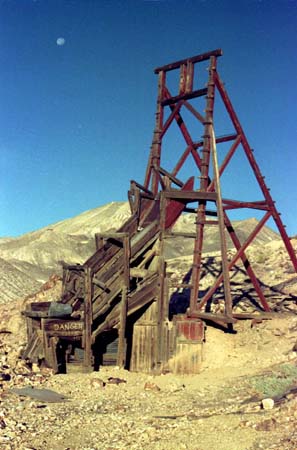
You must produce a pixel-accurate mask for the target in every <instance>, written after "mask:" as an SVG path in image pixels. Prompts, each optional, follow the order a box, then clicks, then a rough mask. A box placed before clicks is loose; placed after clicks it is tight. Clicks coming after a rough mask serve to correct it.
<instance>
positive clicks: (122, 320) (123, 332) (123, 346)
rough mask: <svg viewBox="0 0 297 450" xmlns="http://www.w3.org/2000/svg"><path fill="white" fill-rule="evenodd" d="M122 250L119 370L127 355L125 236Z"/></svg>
mask: <svg viewBox="0 0 297 450" xmlns="http://www.w3.org/2000/svg"><path fill="white" fill-rule="evenodd" d="M123 249H124V271H123V286H122V300H121V312H120V328H119V343H118V357H117V364H118V366H119V367H121V368H125V366H126V354H127V337H126V323H127V310H128V295H129V288H130V253H131V251H130V238H129V235H128V234H126V235H125V236H124V237H123Z"/></svg>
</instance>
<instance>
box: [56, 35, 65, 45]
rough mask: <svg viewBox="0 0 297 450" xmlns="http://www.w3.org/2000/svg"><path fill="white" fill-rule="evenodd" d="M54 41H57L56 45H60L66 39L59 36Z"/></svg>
mask: <svg viewBox="0 0 297 450" xmlns="http://www.w3.org/2000/svg"><path fill="white" fill-rule="evenodd" d="M56 42H57V45H59V46H60V47H61V46H62V45H64V44H65V42H66V41H65V39H64V38H63V37H59V38H58V39H57V41H56Z"/></svg>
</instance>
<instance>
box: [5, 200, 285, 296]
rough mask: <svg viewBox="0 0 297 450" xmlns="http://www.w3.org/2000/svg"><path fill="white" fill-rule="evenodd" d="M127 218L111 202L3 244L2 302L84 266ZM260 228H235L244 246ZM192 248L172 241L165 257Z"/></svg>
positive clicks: (262, 239) (189, 226) (181, 225)
mask: <svg viewBox="0 0 297 450" xmlns="http://www.w3.org/2000/svg"><path fill="white" fill-rule="evenodd" d="M129 216H130V209H129V205H128V203H127V202H112V203H109V204H107V205H105V206H102V207H99V208H95V209H92V210H89V211H86V212H84V213H82V214H80V215H78V216H76V217H73V218H71V219H66V220H63V221H61V222H58V223H55V224H53V225H49V226H47V227H44V228H41V229H40V230H37V231H33V232H31V233H27V234H24V235H22V236H20V237H16V238H2V239H0V258H1V259H0V284H1V288H2V289H1V296H0V302H6V301H10V300H12V299H17V298H20V297H24V296H25V295H28V294H30V293H32V292H34V291H35V290H36V288H38V287H39V286H40V285H41V284H42V283H44V282H45V281H46V280H47V279H48V278H49V276H51V275H52V274H54V273H58V274H59V273H61V264H60V261H65V262H67V263H69V264H75V263H83V262H84V261H85V260H86V259H87V258H88V257H89V256H91V254H92V253H93V252H94V250H95V240H94V235H95V233H100V232H106V231H111V230H113V231H114V230H117V229H118V228H120V226H121V225H122V224H123V223H124V222H125V221H126V220H127V219H128V217H129ZM256 224H257V220H256V219H248V220H245V221H236V222H234V228H235V229H236V231H237V234H238V236H239V238H240V239H241V240H242V241H243V240H244V239H245V237H246V236H247V235H249V233H250V232H251V231H252V230H253V229H254V228H255V226H256ZM175 230H176V231H181V230H183V231H185V230H186V231H188V232H193V231H194V230H195V215H193V214H186V215H183V216H181V217H180V219H179V220H178V222H177V223H176V225H175ZM275 239H279V236H278V234H277V233H275V232H274V231H273V230H271V229H270V228H268V227H265V228H264V229H263V230H262V232H261V233H260V234H259V235H258V236H257V238H256V239H255V244H256V245H262V244H265V243H268V242H271V241H273V240H275ZM192 246H193V239H184V238H179V237H177V238H172V239H169V240H167V246H166V252H167V256H168V257H169V258H175V257H179V256H181V255H190V254H191V253H192ZM228 246H229V247H232V244H231V242H228ZM217 250H219V240H218V230H217V227H208V229H207V230H206V245H205V248H204V251H205V252H206V253H207V252H213V251H217Z"/></svg>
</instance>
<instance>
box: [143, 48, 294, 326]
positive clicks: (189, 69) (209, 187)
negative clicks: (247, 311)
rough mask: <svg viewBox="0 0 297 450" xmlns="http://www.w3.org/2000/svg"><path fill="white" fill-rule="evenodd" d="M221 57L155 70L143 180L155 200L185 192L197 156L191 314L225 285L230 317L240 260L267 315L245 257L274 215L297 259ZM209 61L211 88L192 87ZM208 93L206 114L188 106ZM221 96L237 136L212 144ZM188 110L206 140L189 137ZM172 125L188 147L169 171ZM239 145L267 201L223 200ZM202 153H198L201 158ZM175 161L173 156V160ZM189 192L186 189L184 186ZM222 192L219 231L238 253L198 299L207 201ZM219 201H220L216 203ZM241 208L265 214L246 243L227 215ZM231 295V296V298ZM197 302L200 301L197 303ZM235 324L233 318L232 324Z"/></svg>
mask: <svg viewBox="0 0 297 450" xmlns="http://www.w3.org/2000/svg"><path fill="white" fill-rule="evenodd" d="M221 55H222V51H221V50H220V49H217V50H214V51H211V52H207V53H204V54H202V55H197V56H194V57H191V58H187V59H183V60H180V61H176V62H174V63H171V64H168V65H165V66H163V67H158V68H157V69H156V70H155V73H156V74H158V77H159V80H158V99H157V111H156V126H155V131H154V136H153V142H152V146H151V153H150V157H149V162H148V166H147V170H146V175H145V181H144V189H147V190H149V191H150V192H152V194H153V195H154V196H157V195H158V193H159V191H160V190H161V191H164V190H165V191H168V190H169V195H168V197H170V190H171V182H177V183H179V186H181V188H182V189H184V190H185V187H184V186H183V183H180V182H179V180H177V178H176V177H177V176H178V174H179V172H180V171H181V169H182V168H183V166H184V164H185V162H186V161H187V159H188V158H189V157H190V155H191V156H192V158H193V162H194V172H193V174H191V175H195V174H196V173H197V172H198V177H199V179H200V187H199V192H200V193H204V194H205V196H204V197H202V196H201V198H200V199H199V200H198V201H197V220H196V223H197V225H196V239H195V245H194V252H193V264H192V281H191V299H190V312H189V315H191V313H192V315H193V316H195V314H196V313H197V311H201V310H202V308H203V307H204V306H205V304H206V303H207V302H208V301H209V300H210V299H211V297H212V295H213V294H214V293H215V291H216V290H217V289H218V288H219V286H220V285H221V284H222V282H223V285H224V292H225V297H226V299H225V313H226V317H230V316H231V314H232V299H231V298H230V285H229V273H228V272H229V271H230V270H231V269H232V268H233V267H234V265H235V264H236V262H237V261H238V260H239V259H240V260H241V261H242V263H243V265H244V267H245V269H246V272H247V274H248V276H249V277H250V279H251V282H252V284H253V286H254V289H255V291H256V293H257V295H258V297H259V300H260V304H261V305H262V308H263V309H264V310H265V311H269V305H268V303H267V301H266V299H265V297H264V295H263V293H262V290H261V287H260V284H259V281H258V279H257V277H256V275H255V273H254V271H253V269H252V266H251V264H250V261H249V260H248V258H247V255H246V253H245V251H246V249H247V248H248V246H249V245H250V244H251V243H252V241H253V240H254V239H255V237H256V236H257V234H258V233H259V232H260V231H261V229H262V228H263V226H264V225H265V223H266V222H267V220H268V219H269V218H270V217H272V218H273V219H274V221H275V223H276V226H277V227H278V230H279V232H280V235H281V237H282V239H283V242H284V245H285V247H286V249H287V252H288V255H289V257H290V259H291V261H292V264H293V266H294V269H295V270H296V271H297V258H296V255H295V252H294V249H293V247H292V244H291V241H290V239H289V237H288V235H287V233H286V230H285V226H284V225H283V223H282V220H281V218H280V214H279V212H278V211H277V209H276V207H275V203H274V201H273V199H272V197H271V194H270V191H269V189H268V188H267V186H266V183H265V181H264V177H263V176H262V174H261V171H260V168H259V166H258V164H257V162H256V160H255V157H254V154H253V151H252V149H251V148H250V146H249V143H248V140H247V138H246V135H245V133H244V130H243V128H242V126H241V124H240V122H239V119H238V117H237V115H236V113H235V110H234V108H233V106H232V103H231V101H230V98H229V96H228V94H227V92H226V89H225V87H224V84H223V83H222V81H221V79H220V77H219V75H218V72H217V58H218V57H219V56H221ZM208 60H209V62H210V67H209V77H208V82H207V87H206V88H205V87H203V88H200V89H196V88H195V89H194V90H193V87H194V75H196V73H194V72H195V71H196V69H197V68H198V66H199V63H200V62H202V61H208ZM174 70H179V71H180V74H179V90H178V94H177V95H171V93H170V90H169V87H168V86H167V83H166V81H167V80H166V75H167V72H169V71H174ZM204 95H206V107H205V109H204V111H203V113H201V112H199V111H198V110H197V109H196V107H194V106H193V105H192V103H190V101H191V100H193V99H197V98H200V99H201V97H202V96H204ZM217 95H219V96H220V98H221V100H222V102H223V105H224V107H225V109H226V111H227V113H228V116H229V118H230V122H231V124H232V125H233V127H234V132H233V133H231V134H230V133H229V134H228V135H226V136H220V137H216V138H215V139H214V141H212V140H211V136H212V133H213V129H214V128H213V127H214V123H213V120H214V108H215V97H216V96H217ZM183 107H185V108H186V109H187V110H188V112H190V113H191V114H192V116H193V117H194V118H195V119H196V120H197V122H198V124H199V126H200V127H201V125H202V126H203V127H204V134H203V140H201V141H195V139H193V138H192V136H191V133H190V132H189V129H188V127H187V126H186V123H185V121H184V119H183V117H182V109H183ZM165 108H169V115H168V117H167V119H166V120H165V121H164V117H165V112H164V111H165ZM173 123H176V124H177V126H178V128H179V130H180V132H181V134H182V136H183V138H184V140H185V143H186V148H185V149H184V150H182V151H181V154H179V155H177V161H176V163H175V165H174V166H173V169H172V170H171V172H169V171H167V170H165V169H163V168H161V158H162V152H163V149H162V145H163V142H162V141H163V138H164V136H165V135H166V133H167V131H168V130H169V128H170V127H171V126H172V124H173ZM223 142H231V147H230V148H229V150H228V152H227V153H226V156H225V158H224V160H223V161H222V163H221V164H220V166H218V163H217V160H216V149H215V148H214V147H216V144H218V145H219V144H220V143H223ZM239 147H242V148H243V151H244V153H245V155H246V157H247V162H248V163H249V164H250V166H251V169H252V171H253V172H254V175H255V181H256V182H258V185H259V187H260V189H261V191H262V194H263V197H264V199H263V200H257V201H241V200H234V199H224V198H221V196H220V187H219V184H218V183H220V177H221V176H222V175H223V173H224V172H225V170H226V168H227V166H228V165H229V163H230V161H231V160H232V158H233V156H234V154H235V153H236V152H237V151H238V149H239ZM199 151H200V154H199ZM211 157H213V162H212V164H213V168H214V169H216V171H215V172H214V173H217V175H218V176H217V180H215V178H214V179H212V177H211V175H210V173H209V172H210V165H211V164H210V163H211ZM172 159H173V156H172ZM186 190H187V188H186ZM212 192H219V197H217V202H216V203H217V214H218V216H219V203H220V202H221V205H222V213H221V215H222V217H221V220H220V216H219V220H218V223H219V225H218V226H219V229H220V236H221V241H222V240H224V232H225V230H227V232H228V233H229V235H230V237H231V240H232V242H233V244H234V247H235V249H236V254H235V256H234V257H233V258H232V260H231V261H230V262H229V261H228V260H227V255H226V249H225V248H224V245H222V250H221V256H222V261H223V263H224V264H223V267H224V266H225V267H226V268H225V269H223V271H222V273H221V274H220V275H219V276H218V278H217V279H216V280H215V282H214V284H213V286H212V287H211V289H209V291H208V292H207V294H206V295H205V296H204V297H203V298H202V299H199V297H200V295H199V290H200V279H201V269H202V251H203V240H204V227H205V225H206V224H207V223H210V222H212V223H213V221H207V220H206V216H207V214H208V211H207V203H208V201H213V200H211V199H210V197H209V199H208V197H207V193H212ZM218 200H219V201H218ZM188 202H193V195H192V196H191V195H189V199H188ZM171 204H174V205H176V208H177V211H178V212H179V213H180V212H181V211H182V210H187V201H186V200H185V199H184V201H183V202H182V203H181V202H179V201H177V202H173V203H172V201H171ZM237 208H251V209H257V210H259V211H263V213H264V216H263V218H262V219H261V220H260V221H259V223H258V224H257V226H256V227H255V229H254V230H253V232H252V233H251V234H250V236H249V237H248V238H247V239H246V241H245V242H244V243H243V244H241V242H240V240H239V238H238V236H237V235H236V232H235V230H234V229H233V226H232V224H231V221H230V219H229V217H228V215H227V211H228V210H232V209H237ZM172 214H173V216H174V217H175V216H176V211H172V212H171V213H170V212H169V211H168V208H167V212H166V215H167V218H166V219H165V221H166V228H167V227H168V226H169V224H170V222H171V219H170V216H171V217H172ZM227 297H229V298H227ZM198 299H199V300H198ZM230 323H231V320H230Z"/></svg>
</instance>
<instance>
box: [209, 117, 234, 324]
mask: <svg viewBox="0 0 297 450" xmlns="http://www.w3.org/2000/svg"><path fill="white" fill-rule="evenodd" d="M210 137H211V139H210V140H211V151H212V163H213V172H214V177H213V178H214V185H215V191H216V193H217V195H218V198H217V213H218V221H219V232H220V243H221V256H222V273H223V280H224V296H225V314H226V315H227V316H228V317H229V318H230V319H231V318H232V297H231V287H230V277H229V267H228V258H227V242H226V236H225V222H224V210H223V203H222V194H221V183H220V174H219V167H218V158H217V148H216V139H215V134H214V129H213V125H211V126H210ZM230 323H231V321H230Z"/></svg>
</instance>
